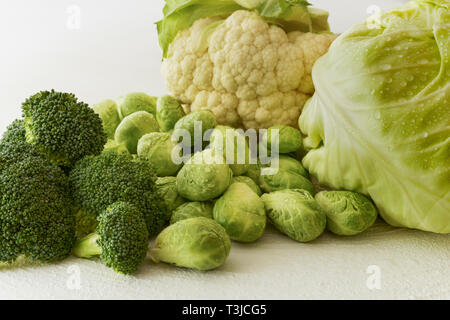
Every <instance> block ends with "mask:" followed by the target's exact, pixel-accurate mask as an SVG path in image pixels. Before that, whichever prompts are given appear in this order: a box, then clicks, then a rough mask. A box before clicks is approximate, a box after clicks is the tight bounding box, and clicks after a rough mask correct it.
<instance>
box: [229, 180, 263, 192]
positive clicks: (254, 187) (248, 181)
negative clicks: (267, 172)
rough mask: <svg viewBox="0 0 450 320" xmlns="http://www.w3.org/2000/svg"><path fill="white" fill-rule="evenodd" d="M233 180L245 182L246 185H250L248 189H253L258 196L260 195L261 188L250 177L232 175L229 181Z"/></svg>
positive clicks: (233, 181)
mask: <svg viewBox="0 0 450 320" xmlns="http://www.w3.org/2000/svg"><path fill="white" fill-rule="evenodd" d="M235 182H241V183H245V184H246V185H247V186H249V187H250V189H252V190H253V192H254V193H256V194H257V195H258V196H259V197H261V195H262V191H261V188H260V187H259V186H258V185H257V184H256V183H255V181H253V180H252V179H251V178H249V177H246V176H238V177H233V179H231V183H235Z"/></svg>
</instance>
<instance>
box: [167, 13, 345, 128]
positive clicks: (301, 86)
mask: <svg viewBox="0 0 450 320" xmlns="http://www.w3.org/2000/svg"><path fill="white" fill-rule="evenodd" d="M211 30H212V31H211ZM205 38H207V39H206V40H205ZM335 38H336V36H335V35H333V34H330V33H322V34H318V33H310V32H308V33H304V32H300V31H292V32H288V33H286V32H285V31H284V30H283V29H282V28H280V27H279V26H276V25H274V24H269V23H267V22H266V21H265V20H264V19H263V18H261V17H260V16H259V15H258V14H257V13H256V12H254V11H247V10H238V11H235V12H234V13H233V14H231V15H230V16H229V17H228V18H227V19H225V20H220V19H219V18H203V19H199V20H197V21H196V22H195V23H194V24H193V25H192V26H191V27H189V28H187V29H185V30H182V31H180V32H179V33H178V34H177V36H176V37H175V39H174V41H173V42H172V43H171V45H170V46H169V50H168V54H167V58H166V59H165V60H164V61H163V67H162V71H163V75H164V77H165V80H166V85H167V88H168V90H169V91H171V92H172V94H173V95H174V96H175V97H176V98H177V99H179V100H180V101H181V102H182V103H184V104H186V105H188V109H189V110H187V111H188V112H189V111H198V110H200V109H209V110H211V111H213V112H214V114H215V115H216V117H217V121H218V123H220V124H223V125H228V126H232V127H240V128H245V129H248V128H254V129H261V128H268V127H270V126H273V125H276V124H283V125H289V126H294V127H296V126H297V120H298V117H299V116H300V113H301V111H302V108H303V106H304V104H305V102H306V101H307V100H308V99H309V98H310V97H311V96H312V95H313V93H314V85H313V81H312V78H311V72H312V67H313V65H314V63H315V61H316V60H317V59H318V58H319V57H321V56H322V55H324V54H325V53H326V52H327V51H328V48H329V46H330V45H331V43H332V42H333V40H334V39H335ZM205 43H206V44H205Z"/></svg>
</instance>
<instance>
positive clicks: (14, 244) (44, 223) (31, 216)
mask: <svg viewBox="0 0 450 320" xmlns="http://www.w3.org/2000/svg"><path fill="white" fill-rule="evenodd" d="M7 152H9V151H7ZM2 160H3V157H2V156H1V155H0V163H3V161H2ZM0 195H1V197H0V262H5V263H12V262H14V261H15V260H16V259H17V258H18V257H19V256H25V257H26V258H29V259H31V260H33V261H39V262H52V261H57V260H61V259H64V258H66V257H67V256H68V255H69V254H70V251H71V248H72V245H73V244H74V241H75V219H74V214H73V205H72V200H71V196H70V188H69V181H68V177H67V176H66V175H65V174H64V173H63V172H62V170H61V169H60V168H59V167H57V166H55V165H52V164H51V163H50V162H48V161H47V160H45V159H42V158H39V157H33V156H30V155H27V154H25V155H23V157H22V158H18V159H16V161H15V162H10V163H9V164H8V166H7V167H4V168H3V169H2V170H0Z"/></svg>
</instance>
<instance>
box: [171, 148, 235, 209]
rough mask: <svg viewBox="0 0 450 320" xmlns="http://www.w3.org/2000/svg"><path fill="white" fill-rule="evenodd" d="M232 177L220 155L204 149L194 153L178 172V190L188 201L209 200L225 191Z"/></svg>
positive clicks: (231, 172)
mask: <svg viewBox="0 0 450 320" xmlns="http://www.w3.org/2000/svg"><path fill="white" fill-rule="evenodd" d="M232 177H233V171H231V169H230V167H229V166H228V165H227V164H226V163H225V160H224V158H223V157H222V155H219V154H215V153H214V152H213V150H211V149H206V150H204V151H202V152H197V153H195V154H194V155H193V156H192V158H191V159H189V161H188V162H187V163H186V164H185V165H184V166H183V168H181V170H180V171H179V172H178V175H177V187H178V192H179V194H180V195H181V196H183V197H184V198H186V199H188V200H190V201H209V200H212V199H215V198H217V197H218V196H220V195H221V194H222V193H224V192H225V190H226V189H227V188H228V186H229V185H230V183H231V178H232Z"/></svg>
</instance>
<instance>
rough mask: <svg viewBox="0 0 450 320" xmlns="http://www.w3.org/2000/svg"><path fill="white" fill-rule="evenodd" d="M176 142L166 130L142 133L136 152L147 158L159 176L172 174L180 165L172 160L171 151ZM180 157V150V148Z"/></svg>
mask: <svg viewBox="0 0 450 320" xmlns="http://www.w3.org/2000/svg"><path fill="white" fill-rule="evenodd" d="M176 146H177V143H176V142H175V141H173V140H172V136H171V134H170V133H167V132H152V133H147V134H146V135H144V136H143V137H142V138H141V139H140V140H139V142H138V147H137V154H138V156H140V157H143V158H146V159H148V161H149V162H150V163H151V164H152V166H153V168H154V169H155V171H156V175H157V176H159V177H165V176H173V175H175V174H176V173H177V172H178V170H179V169H180V168H181V167H182V164H181V163H180V164H176V163H174V162H173V161H172V152H173V150H174V148H175V147H176ZM180 157H181V150H180Z"/></svg>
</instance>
